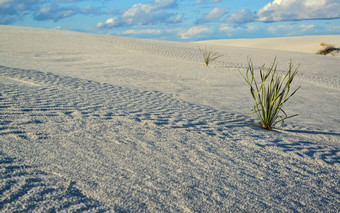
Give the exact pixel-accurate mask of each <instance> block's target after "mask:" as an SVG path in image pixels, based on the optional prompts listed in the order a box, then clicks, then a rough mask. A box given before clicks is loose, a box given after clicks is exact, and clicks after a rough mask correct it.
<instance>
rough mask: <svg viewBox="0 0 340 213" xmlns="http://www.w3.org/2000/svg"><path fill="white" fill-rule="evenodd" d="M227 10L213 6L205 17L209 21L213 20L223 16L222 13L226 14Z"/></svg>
mask: <svg viewBox="0 0 340 213" xmlns="http://www.w3.org/2000/svg"><path fill="white" fill-rule="evenodd" d="M226 12H227V10H226V9H225V8H218V7H216V8H214V9H212V10H211V11H210V12H209V13H208V14H207V15H206V16H205V19H206V20H208V21H210V20H214V19H218V18H220V17H221V16H223V15H224V14H226Z"/></svg>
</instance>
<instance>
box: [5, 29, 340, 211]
mask: <svg viewBox="0 0 340 213" xmlns="http://www.w3.org/2000/svg"><path fill="white" fill-rule="evenodd" d="M212 47H213V48H214V50H216V51H218V52H219V53H221V54H223V55H224V56H223V57H222V58H220V59H219V60H218V61H217V62H216V63H214V64H213V65H212V66H211V67H204V66H202V62H201V58H200V55H199V52H198V50H197V44H187V43H177V42H164V41H152V40H139V39H131V38H121V37H112V36H103V35H89V34H82V33H74V32H64V31H48V30H38V29H29V28H17V27H8V26H0V48H1V51H0V109H1V111H0V113H1V114H0V179H1V182H0V211H3V212H8V211H9V212H12V211H27V210H29V211H36V212H46V211H68V212H69V211H88V212H103V211H104V212H105V211H108V212H112V211H115V212H199V211H200V212H224V211H229V212H240V211H247V212H261V211H268V212H282V211H286V212H294V211H303V212H322V211H323V212H336V211H337V209H339V207H340V200H339V195H340V192H339V191H340V185H339V180H340V175H339V170H340V145H339V139H340V129H339V117H338V116H339V113H340V110H339V107H338V106H339V104H340V101H339V88H340V82H339V80H340V76H339V72H338V67H339V66H340V60H339V58H336V57H329V56H318V55H311V54H303V53H289V54H288V53H287V52H283V51H276V50H259V49H246V48H237V47H224V46H212ZM247 56H250V57H252V59H253V61H254V63H255V64H256V65H258V66H259V65H261V64H262V63H270V62H271V61H272V59H273V57H274V56H277V58H278V61H279V63H280V67H279V68H280V70H284V69H285V68H286V67H287V63H288V62H289V60H290V59H291V58H292V59H293V62H295V63H300V64H301V67H300V73H299V76H298V77H297V78H296V82H294V83H295V84H296V85H302V89H301V90H300V91H299V92H298V93H297V94H296V96H295V97H293V98H292V99H291V100H290V105H289V106H287V108H286V111H287V112H288V113H295V112H298V113H299V114H300V115H299V116H298V117H296V118H294V119H291V120H288V121H287V126H280V125H279V126H278V127H277V129H276V130H275V131H271V132H268V131H264V130H261V129H259V128H258V127H256V126H255V125H253V124H252V123H254V122H256V118H255V117H253V116H248V112H249V109H250V107H251V104H252V100H251V99H250V94H248V93H249V92H248V88H247V87H246V84H245V82H243V81H244V80H243V79H242V77H241V76H240V74H239V73H238V71H244V68H245V65H246V60H247Z"/></svg>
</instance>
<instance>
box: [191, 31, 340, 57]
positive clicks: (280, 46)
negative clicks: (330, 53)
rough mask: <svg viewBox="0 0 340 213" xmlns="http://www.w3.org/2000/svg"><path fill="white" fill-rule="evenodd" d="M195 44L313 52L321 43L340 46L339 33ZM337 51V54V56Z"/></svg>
mask: <svg viewBox="0 0 340 213" xmlns="http://www.w3.org/2000/svg"><path fill="white" fill-rule="evenodd" d="M194 43H197V44H211V45H223V46H234V47H246V48H259V49H272V50H284V51H291V52H302V53H311V54H315V53H316V52H317V51H318V50H320V49H322V48H323V47H322V46H321V45H320V44H321V43H326V44H328V45H334V46H335V47H336V48H340V35H327V36H300V37H281V38H257V39H221V40H208V41H198V42H194ZM339 55H340V54H338V51H337V56H339Z"/></svg>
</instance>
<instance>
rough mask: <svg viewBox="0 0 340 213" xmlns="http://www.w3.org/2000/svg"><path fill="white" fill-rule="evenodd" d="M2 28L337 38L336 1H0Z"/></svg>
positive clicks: (177, 37) (174, 36)
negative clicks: (321, 36) (326, 36)
mask: <svg viewBox="0 0 340 213" xmlns="http://www.w3.org/2000/svg"><path fill="white" fill-rule="evenodd" d="M0 24H2V25H15V26H26V27H36V28H45V29H62V30H73V31H80V32H89V33H102V34H110V35H119V36H129V37H140V38H151V39H161V40H173V41H196V40H209V39H226V38H263V37H278V36H302V35H327V34H337V35H339V34H340V0H139V1H132V0H0Z"/></svg>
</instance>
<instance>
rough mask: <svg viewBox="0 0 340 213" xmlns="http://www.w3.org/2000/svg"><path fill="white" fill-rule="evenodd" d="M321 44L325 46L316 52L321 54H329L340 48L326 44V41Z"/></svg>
mask: <svg viewBox="0 0 340 213" xmlns="http://www.w3.org/2000/svg"><path fill="white" fill-rule="evenodd" d="M320 46H321V47H323V48H322V49H321V50H319V51H318V52H317V53H316V54H319V55H328V54H329V53H331V52H333V51H337V50H338V48H336V47H335V46H334V45H331V44H326V43H325V42H322V43H321V44H320Z"/></svg>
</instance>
